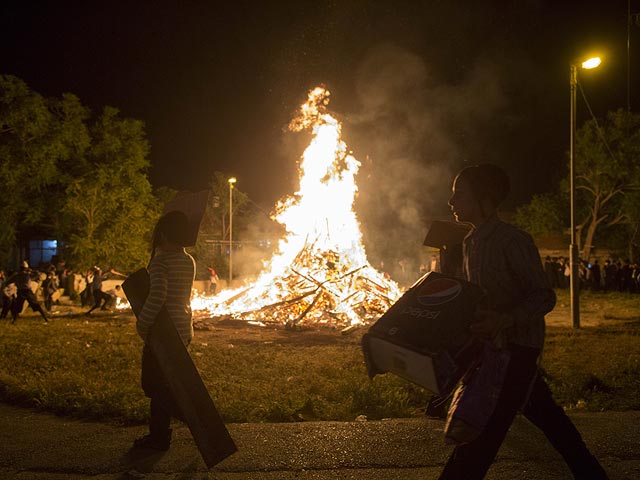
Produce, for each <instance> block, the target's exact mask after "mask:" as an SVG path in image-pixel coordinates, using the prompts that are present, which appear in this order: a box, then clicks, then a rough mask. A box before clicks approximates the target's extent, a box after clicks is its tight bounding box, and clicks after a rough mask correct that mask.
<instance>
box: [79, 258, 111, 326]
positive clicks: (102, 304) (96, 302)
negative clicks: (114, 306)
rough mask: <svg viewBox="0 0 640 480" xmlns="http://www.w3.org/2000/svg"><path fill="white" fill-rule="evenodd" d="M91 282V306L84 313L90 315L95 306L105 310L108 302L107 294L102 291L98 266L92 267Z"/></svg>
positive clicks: (100, 272)
mask: <svg viewBox="0 0 640 480" xmlns="http://www.w3.org/2000/svg"><path fill="white" fill-rule="evenodd" d="M92 271H93V282H92V284H91V285H92V288H91V291H92V293H93V307H91V308H90V309H89V311H88V312H87V313H86V314H85V315H90V314H91V312H93V311H94V310H95V309H96V308H100V310H106V309H107V307H106V305H107V303H108V302H109V295H107V294H106V293H105V292H103V291H102V270H101V269H100V267H93V269H92Z"/></svg>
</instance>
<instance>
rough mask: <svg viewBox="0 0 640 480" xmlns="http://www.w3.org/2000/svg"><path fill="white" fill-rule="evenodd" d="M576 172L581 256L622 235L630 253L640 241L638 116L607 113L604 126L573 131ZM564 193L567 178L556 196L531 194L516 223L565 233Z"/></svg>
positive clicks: (539, 230)
mask: <svg viewBox="0 0 640 480" xmlns="http://www.w3.org/2000/svg"><path fill="white" fill-rule="evenodd" d="M575 169H576V172H577V173H576V229H577V243H578V245H577V246H578V251H579V252H580V256H581V258H584V259H588V258H589V257H590V255H591V252H592V249H593V246H594V243H595V242H596V241H599V242H600V243H607V241H613V237H615V236H617V235H619V233H620V232H621V231H624V232H625V234H626V236H627V243H628V250H629V252H630V255H631V254H632V253H633V245H634V244H635V245H637V244H638V243H639V242H640V239H639V238H638V235H639V233H638V230H639V227H640V207H638V205H639V203H640V115H638V114H634V113H629V112H626V111H624V110H618V111H615V112H609V113H608V114H607V116H606V118H605V119H604V121H603V122H602V124H600V123H599V122H598V121H597V120H595V119H592V120H589V121H588V122H586V123H585V124H584V125H583V126H582V127H581V128H580V129H579V130H578V131H577V132H576V145H575ZM568 191H569V180H568V178H566V179H565V180H563V182H562V183H561V184H560V185H559V187H558V189H557V190H556V191H555V192H552V193H548V194H542V195H535V196H534V197H533V198H532V200H531V202H530V203H529V204H527V205H525V206H523V207H521V208H519V209H518V211H517V212H516V223H518V224H519V225H520V226H521V227H523V228H525V229H526V230H527V231H528V232H529V233H531V234H532V235H540V234H545V233H560V232H562V231H566V230H568V228H569V222H570V218H569V195H568V193H569V192H568ZM563 227H564V228H563ZM620 227H624V228H622V230H621V228H620Z"/></svg>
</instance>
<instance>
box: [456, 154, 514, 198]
mask: <svg viewBox="0 0 640 480" xmlns="http://www.w3.org/2000/svg"><path fill="white" fill-rule="evenodd" d="M458 178H464V179H465V181H466V182H469V185H470V186H471V190H472V191H473V193H474V195H475V197H476V199H477V200H478V201H481V200H484V199H488V200H489V201H491V203H492V204H493V206H495V207H497V206H499V205H500V204H501V203H502V202H503V201H504V199H505V198H507V195H508V194H509V191H510V190H511V182H510V181H509V176H508V175H507V173H506V172H505V171H504V170H503V169H502V168H500V167H498V166H497V165H493V164H491V163H483V164H480V165H473V166H471V167H466V168H463V169H462V170H461V171H460V173H459V174H458Z"/></svg>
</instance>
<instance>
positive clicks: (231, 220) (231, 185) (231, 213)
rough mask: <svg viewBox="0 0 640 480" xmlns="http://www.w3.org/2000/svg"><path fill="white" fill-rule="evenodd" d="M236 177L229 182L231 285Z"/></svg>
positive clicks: (230, 277)
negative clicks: (234, 186)
mask: <svg viewBox="0 0 640 480" xmlns="http://www.w3.org/2000/svg"><path fill="white" fill-rule="evenodd" d="M236 181H237V180H236V177H231V178H230V179H229V180H228V182H229V287H231V279H232V278H233V184H234V183H236Z"/></svg>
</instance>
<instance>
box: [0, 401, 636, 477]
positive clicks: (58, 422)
mask: <svg viewBox="0 0 640 480" xmlns="http://www.w3.org/2000/svg"><path fill="white" fill-rule="evenodd" d="M571 417H572V419H573V420H574V422H575V423H576V425H577V426H578V429H579V430H580V431H581V432H582V434H583V437H584V438H585V441H586V442H587V444H588V445H589V447H590V448H591V450H592V452H593V453H594V454H595V455H596V456H597V457H598V458H599V459H600V460H601V462H602V464H603V465H604V467H605V468H606V469H607V471H608V472H609V475H610V478H611V479H612V480H623V479H624V480H635V479H640V412H603V413H575V414H572V415H571ZM443 426H444V423H443V422H442V421H440V420H432V419H426V418H425V419H420V418H418V419H393V420H382V421H359V422H307V423H286V424H283V423H279V424H273V423H263V424H231V425H229V426H228V427H229V431H230V432H231V435H232V436H233V438H234V440H235V441H236V444H237V445H238V449H239V450H238V452H237V453H235V454H234V455H232V456H231V457H229V458H227V459H226V460H224V461H223V462H222V463H220V464H218V465H217V466H216V467H215V468H213V469H211V470H207V468H206V467H205V464H204V462H203V461H202V459H201V457H200V455H199V453H198V450H197V448H196V446H195V444H194V442H193V439H192V438H191V434H190V432H189V430H188V428H187V427H186V426H185V425H182V424H180V423H175V424H174V426H173V428H174V440H173V443H172V445H171V449H170V450H169V451H168V452H157V453H151V452H135V451H131V450H130V446H131V444H132V442H133V440H134V439H135V438H136V437H138V436H140V435H142V434H144V433H145V427H144V426H135V427H123V426H118V425H113V424H105V423H97V422H86V421H80V420H72V419H69V418H61V417H56V416H54V415H51V414H46V413H39V412H36V411H34V410H30V409H23V408H18V407H13V406H8V405H2V404H0V479H18V480H31V479H33V480H58V479H94V480H103V479H133V478H148V479H173V480H178V479H181V480H182V479H221V480H236V479H248V480H258V479H264V480H280V479H281V480H291V479H301V480H312V479H313V480H319V479H328V480H333V479H336V480H337V479H340V480H346V479H353V480H364V479H367V480H391V479H394V480H395V479H402V480H414V479H416V480H417V479H421V480H429V479H436V478H437V477H438V474H439V472H440V470H441V469H442V467H443V465H444V462H445V460H446V458H447V456H448V454H449V452H450V449H451V447H449V446H447V445H445V444H444V440H443ZM568 478H571V475H570V473H569V471H568V469H567V468H566V466H565V465H564V463H563V461H562V459H561V458H560V457H559V456H558V455H557V454H556V453H555V451H554V450H553V449H551V448H550V447H549V445H548V444H547V442H546V440H545V438H544V436H543V435H542V434H541V433H540V432H538V431H537V430H536V429H535V428H534V427H532V426H531V425H530V424H528V422H527V421H526V420H525V419H523V418H518V419H517V420H516V422H515V424H514V425H513V427H512V429H511V431H510V432H509V436H508V437H507V441H506V442H505V444H504V445H503V447H502V449H501V450H500V452H499V454H498V458H497V459H496V462H495V463H494V465H493V466H492V468H491V470H490V471H489V474H488V476H487V479H489V480H491V479H493V480H503V479H504V480H520V479H522V480H524V479H541V480H552V479H553V480H556V479H557V480H560V479H568Z"/></svg>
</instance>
